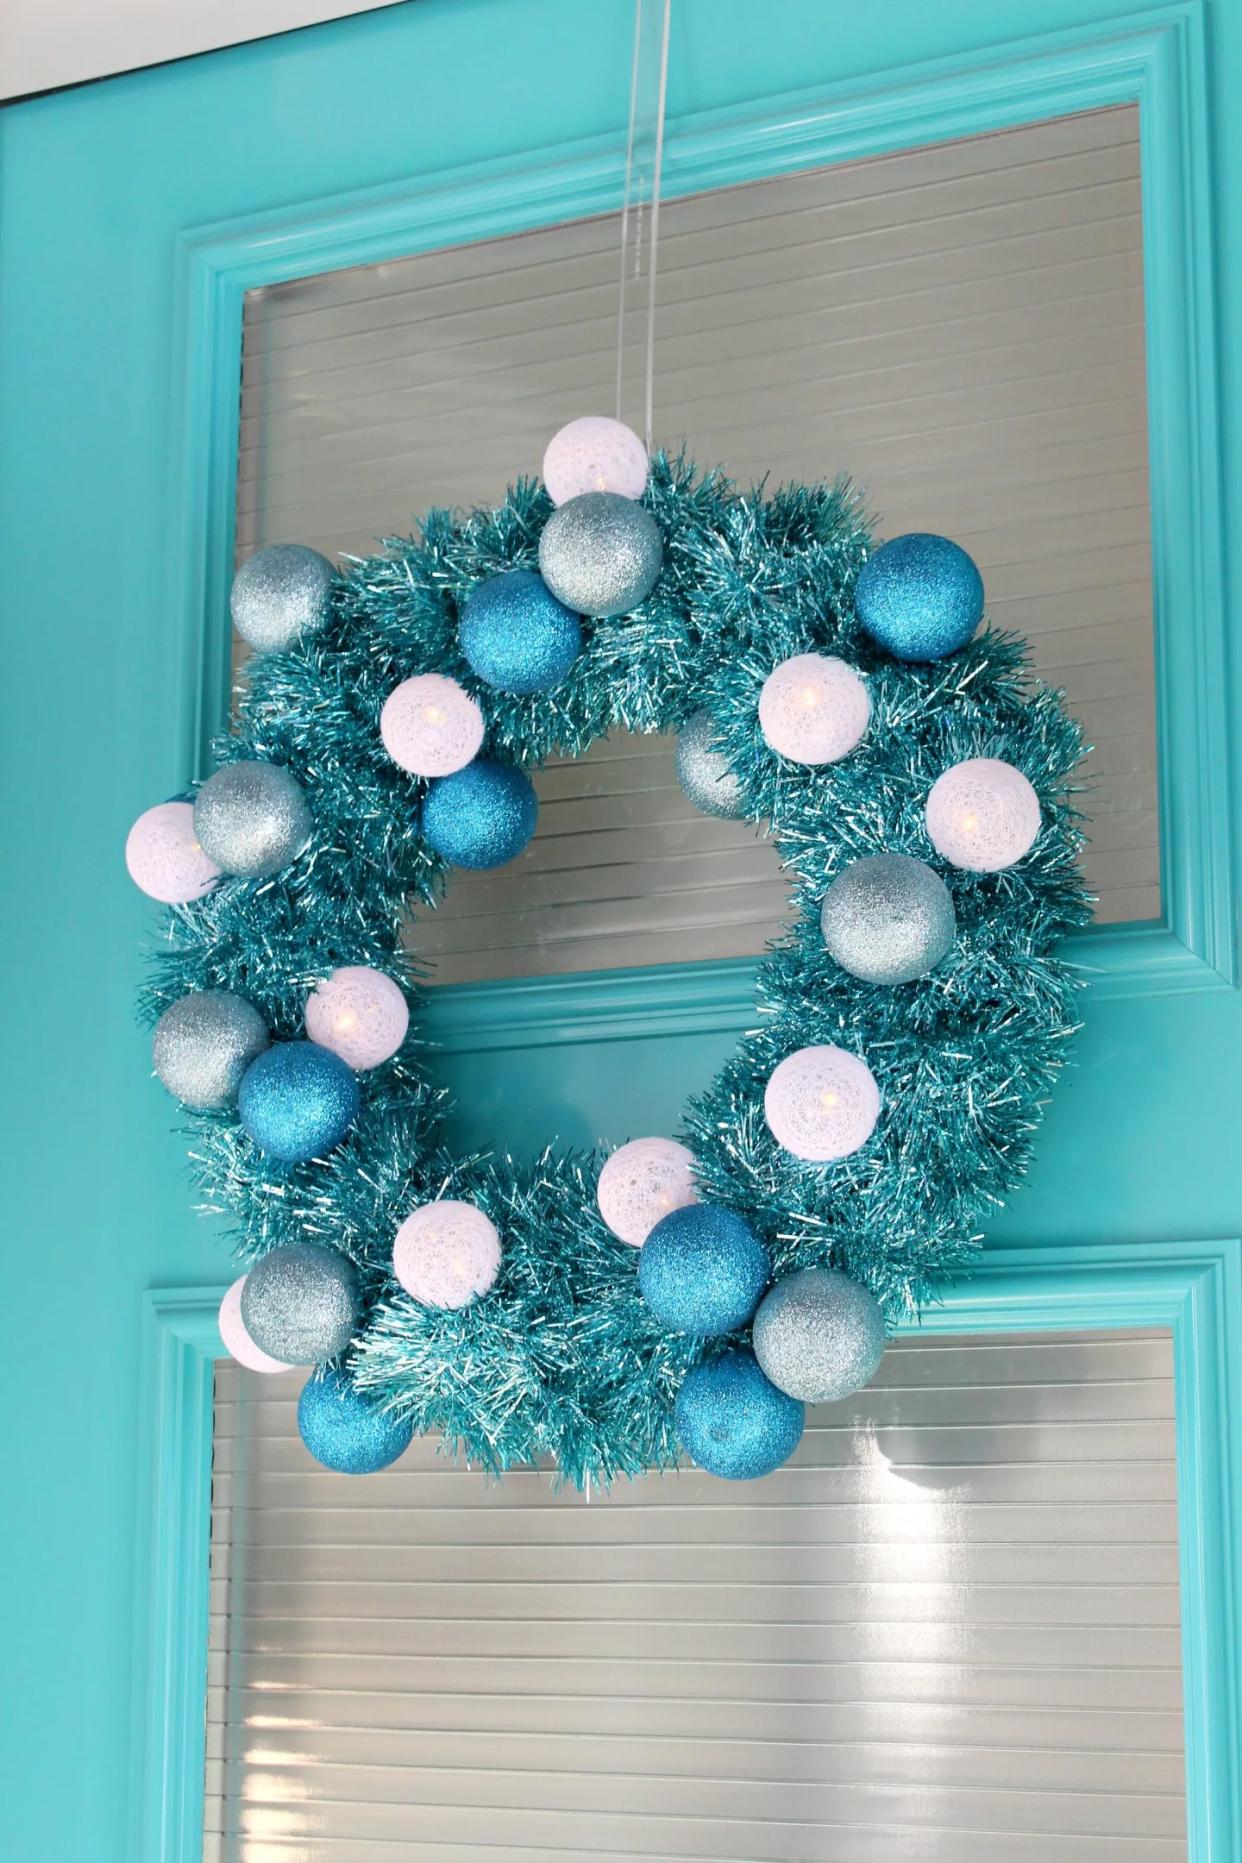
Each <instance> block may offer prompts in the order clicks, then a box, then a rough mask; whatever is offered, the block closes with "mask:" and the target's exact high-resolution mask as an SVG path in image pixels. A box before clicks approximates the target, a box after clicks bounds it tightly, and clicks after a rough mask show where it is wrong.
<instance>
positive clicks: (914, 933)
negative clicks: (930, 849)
mask: <svg viewBox="0 0 1242 1863" xmlns="http://www.w3.org/2000/svg"><path fill="white" fill-rule="evenodd" d="M820 924H821V926H822V928H823V933H824V943H825V944H826V945H827V947H828V951H829V954H830V955H831V956H832V957H833V958H835V960H836V962H837V963H838V964H840V966H841V968H842V970H848V971H849V973H850V975H851V977H858V978H860V979H861V980H862V982H864V983H912V982H913V981H914V979H915V978H916V977H925V976H926V975H927V973H928V971H929V970H934V969H935V968H936V965H937V964H938V963H940V961H941V959H942V958H944V957H946V956H947V955H948V953H949V952H950V951H951V950H952V948H953V944H954V940H955V939H956V937H957V914H956V913H955V911H954V910H953V896H952V894H951V893H950V891H949V889H948V887H947V886H946V885H945V883H944V881H943V880H942V879H941V878H940V875H939V874H938V873H933V872H932V870H931V868H930V867H929V866H928V865H927V864H926V862H925V861H922V860H913V859H911V857H910V856H909V855H907V854H871V855H869V856H868V857H867V858H865V859H863V860H856V861H854V862H853V864H852V865H851V866H849V867H847V868H846V869H845V872H844V873H841V874H838V876H837V878H836V879H835V880H834V881H833V882H832V885H831V886H830V887H829V888H828V891H827V893H826V895H825V897H824V905H823V910H822V912H821V915H820Z"/></svg>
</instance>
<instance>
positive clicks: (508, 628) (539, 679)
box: [457, 569, 582, 698]
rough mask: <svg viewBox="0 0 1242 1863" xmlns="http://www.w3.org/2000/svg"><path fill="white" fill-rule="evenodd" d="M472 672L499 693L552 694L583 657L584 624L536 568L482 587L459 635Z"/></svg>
mask: <svg viewBox="0 0 1242 1863" xmlns="http://www.w3.org/2000/svg"><path fill="white" fill-rule="evenodd" d="M457 637H458V640H459V641H460V643H461V650H462V652H463V653H464V654H465V656H466V659H467V660H468V661H469V663H470V666H471V669H472V670H473V671H474V672H476V673H477V674H478V676H479V678H480V679H482V680H485V681H486V682H487V684H488V685H489V686H494V687H495V689H496V691H497V692H513V693H516V694H517V695H518V697H520V698H526V697H528V696H529V695H530V694H531V693H532V692H551V690H552V688H553V686H559V685H560V683H561V681H562V679H564V677H565V675H566V673H567V672H568V671H569V669H570V667H571V666H572V665H573V663H574V661H575V660H576V659H577V658H578V655H579V654H580V653H581V652H582V625H581V623H580V622H579V620H578V617H577V615H576V614H575V613H574V611H573V609H572V608H566V606H565V604H564V603H563V602H558V601H557V599H556V597H555V595H553V593H552V591H551V589H550V588H549V587H548V585H547V583H546V582H545V581H544V579H543V577H542V576H537V575H536V574H535V572H534V570H533V569H511V570H510V571H509V572H508V574H507V575H503V576H492V577H490V578H489V579H488V581H486V582H481V583H480V584H479V586H478V588H477V589H476V590H475V591H474V594H473V595H472V596H471V597H470V599H469V601H468V602H467V603H466V605H465V607H464V608H463V610H462V615H461V623H460V625H459V627H458V631H457Z"/></svg>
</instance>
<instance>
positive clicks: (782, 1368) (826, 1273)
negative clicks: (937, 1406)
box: [751, 1268, 884, 1404]
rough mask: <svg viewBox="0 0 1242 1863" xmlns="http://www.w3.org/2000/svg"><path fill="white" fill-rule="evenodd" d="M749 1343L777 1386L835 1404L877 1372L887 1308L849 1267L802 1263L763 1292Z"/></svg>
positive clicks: (812, 1400)
mask: <svg viewBox="0 0 1242 1863" xmlns="http://www.w3.org/2000/svg"><path fill="white" fill-rule="evenodd" d="M751 1343H752V1345H753V1346H754V1352H755V1357H756V1358H757V1359H758V1361H759V1364H760V1366H761V1368H762V1370H763V1372H764V1375H765V1376H766V1377H767V1378H769V1379H770V1380H771V1382H772V1383H773V1384H774V1385H775V1386H776V1388H777V1390H778V1391H784V1392H785V1393H786V1395H787V1396H789V1397H798V1398H801V1400H802V1402H803V1403H804V1404H835V1403H837V1402H838V1401H839V1399H841V1398H842V1397H848V1396H849V1395H850V1393H851V1392H852V1391H860V1390H861V1389H862V1387H863V1385H864V1384H869V1383H870V1382H871V1379H872V1378H873V1377H874V1376H875V1374H876V1371H877V1369H878V1367H879V1363H880V1360H881V1359H882V1358H883V1356H884V1315H883V1314H882V1313H881V1312H880V1308H879V1306H878V1304H877V1302H876V1301H875V1300H874V1299H873V1298H872V1296H871V1295H870V1294H869V1293H868V1292H867V1289H866V1288H865V1287H864V1286H863V1285H862V1284H861V1282H859V1281H855V1280H853V1279H852V1278H851V1276H850V1275H848V1274H842V1273H841V1272H840V1270H839V1269H836V1268H802V1269H800V1270H799V1271H798V1272H797V1273H796V1274H790V1275H786V1277H785V1279H784V1280H783V1281H778V1282H777V1284H776V1286H775V1287H774V1288H773V1289H772V1291H771V1293H770V1294H768V1295H767V1297H766V1298H765V1299H764V1301H763V1302H762V1304H761V1305H760V1308H759V1311H758V1313H756V1315H755V1323H754V1331H753V1335H752V1340H751Z"/></svg>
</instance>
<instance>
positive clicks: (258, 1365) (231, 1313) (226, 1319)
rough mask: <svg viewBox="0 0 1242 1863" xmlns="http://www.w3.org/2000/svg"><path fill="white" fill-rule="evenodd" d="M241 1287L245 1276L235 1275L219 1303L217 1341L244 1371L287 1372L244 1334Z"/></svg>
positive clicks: (283, 1366) (284, 1367)
mask: <svg viewBox="0 0 1242 1863" xmlns="http://www.w3.org/2000/svg"><path fill="white" fill-rule="evenodd" d="M245 1285H246V1277H245V1275H244V1274H241V1275H238V1277H237V1279H236V1280H235V1281H234V1283H233V1285H232V1287H230V1289H229V1291H228V1293H227V1294H226V1295H225V1296H224V1299H223V1300H222V1301H221V1302H220V1318H219V1322H218V1323H219V1327H220V1337H221V1339H223V1341H224V1349H225V1351H226V1352H227V1353H228V1355H229V1357H230V1358H233V1359H236V1361H237V1363H238V1364H239V1365H244V1366H245V1367H246V1370H247V1371H264V1372H273V1371H288V1370H290V1369H291V1368H290V1367H289V1366H288V1365H287V1364H286V1363H285V1361H284V1359H281V1358H273V1357H272V1355H271V1353H270V1352H265V1351H264V1350H263V1349H262V1347H261V1346H257V1345H256V1344H255V1342H254V1340H253V1339H252V1338H251V1337H250V1334H249V1333H248V1332H247V1331H246V1324H245V1321H244V1320H243V1319H242V1316H241V1297H242V1288H243V1287H244V1286H245Z"/></svg>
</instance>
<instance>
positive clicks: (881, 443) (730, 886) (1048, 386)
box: [237, 109, 1160, 982]
mask: <svg viewBox="0 0 1242 1863" xmlns="http://www.w3.org/2000/svg"><path fill="white" fill-rule="evenodd" d="M1138 163H1139V148H1138V138H1137V117H1136V113H1135V112H1134V111H1133V110H1128V109H1123V110H1115V111H1103V112H1094V113H1090V114H1087V115H1084V116H1079V117H1073V118H1065V119H1062V120H1060V121H1057V122H1053V123H1047V124H1038V125H1035V126H1032V127H1030V128H1026V129H1019V130H1014V131H1010V132H1007V133H1005V134H1003V135H998V136H991V137H979V138H973V139H970V140H967V141H964V142H960V143H954V144H949V145H946V146H944V147H941V148H937V149H930V150H912V151H906V152H899V153H897V154H894V155H892V156H886V157H883V158H877V159H873V160H869V161H865V162H858V163H852V164H847V165H844V166H841V167H837V168H834V169H829V170H823V171H814V172H806V173H801V174H797V175H791V176H785V177H782V178H780V179H779V180H777V181H773V182H765V183H759V184H756V185H752V186H749V187H740V188H732V189H725V190H722V191H720V192H717V193H712V194H706V195H700V196H694V197H692V198H690V199H686V200H678V201H670V202H669V203H667V205H666V211H665V213H664V216H663V219H662V228H661V234H662V246H661V270H660V305H659V323H658V344H657V354H656V375H657V379H656V405H657V409H658V411H659V429H660V433H661V435H662V437H664V438H665V439H666V440H668V441H669V442H671V443H673V444H677V443H679V442H681V441H685V442H686V443H687V444H688V445H689V446H690V447H691V449H692V450H693V451H694V452H695V454H696V456H698V457H700V458H703V459H706V460H722V461H724V462H725V463H726V465H727V466H728V467H729V468H730V469H731V470H733V471H734V472H736V473H737V474H738V475H739V477H740V478H742V479H743V480H750V479H752V478H757V477H760V476H762V475H763V474H765V473H770V474H771V475H772V476H773V478H775V479H777V480H779V479H780V478H782V477H788V476H793V477H831V476H833V475H835V474H836V472H838V471H839V470H840V469H842V468H846V469H848V470H849V471H850V472H851V473H852V475H853V476H854V477H855V478H856V479H857V480H858V481H859V482H861V483H863V484H864V485H865V486H866V487H867V489H868V494H869V500H870V505H871V508H872V509H873V510H874V511H875V513H876V515H877V518H878V521H879V523H880V525H881V527H882V529H883V530H884V531H885V532H888V533H893V532H897V531H901V530H905V529H915V528H917V529H931V530H940V531H943V532H945V533H946V534H949V535H952V536H955V537H957V538H958V539H959V540H960V541H961V542H962V543H963V544H964V545H965V546H966V547H967V548H969V549H971V550H972V551H973V553H974V554H975V555H976V556H977V557H978V559H979V561H980V563H981V566H982V568H983V571H984V575H985V579H986V582H987V587H988V595H989V608H990V611H991V613H992V616H993V619H994V621H995V622H996V623H997V624H998V625H1001V626H1007V627H1014V628H1019V629H1021V630H1022V631H1023V632H1025V633H1026V634H1027V635H1028V637H1029V638H1030V639H1031V640H1032V643H1033V649H1034V657H1035V662H1036V665H1037V667H1038V669H1039V671H1040V672H1041V674H1043V675H1044V676H1045V677H1047V678H1049V679H1051V680H1052V681H1053V682H1054V683H1059V684H1062V685H1064V686H1065V688H1066V689H1067V691H1068V694H1069V698H1070V703H1071V705H1072V706H1073V707H1074V709H1075V710H1077V711H1078V713H1079V714H1080V716H1081V717H1082V719H1083V722H1084V726H1085V729H1086V734H1087V737H1088V740H1089V741H1090V742H1091V743H1092V744H1093V745H1094V746H1095V749H1094V751H1093V753H1092V756H1091V758H1090V760H1089V763H1088V766H1087V768H1086V770H1085V772H1084V778H1085V782H1086V785H1087V786H1086V788H1085V789H1084V792H1083V798H1084V806H1085V808H1086V811H1087V813H1088V815H1089V816H1090V817H1091V818H1092V821H1093V823H1094V828H1093V832H1092V834H1091V838H1090V841H1089V844H1088V847H1087V850H1086V855H1085V861H1084V865H1085V868H1086V873H1087V877H1088V881H1089V883H1090V885H1091V887H1092V889H1093V890H1094V891H1095V892H1096V893H1097V895H1098V898H1099V904H1098V907H1097V917H1098V918H1099V919H1100V920H1101V921H1104V922H1116V921H1119V920H1123V919H1125V918H1129V917H1137V918H1154V917H1157V916H1158V915H1159V911H1160V885H1159V869H1160V847H1159V839H1160V822H1159V812H1158V804H1157V793H1156V780H1155V767H1156V766H1155V702H1154V669H1153V655H1152V618H1151V577H1150V556H1151V540H1150V534H1149V515H1148V497H1147V473H1146V457H1145V455H1146V432H1145V429H1146V396H1145V381H1144V354H1145V334H1144V327H1143V298H1142V225H1141V219H1142V215H1141V201H1140V193H1141V189H1140V177H1139V166H1138ZM616 237H617V234H616V224H615V221H613V220H611V219H607V218H605V219H596V220H590V221H580V222H574V223H571V224H569V225H565V226H559V227H550V228H547V229H544V230H542V231H539V232H535V233H531V234H525V235H522V236H520V237H517V238H511V239H500V240H492V241H488V242H484V243H482V244H480V245H476V246H468V247H455V248H451V249H446V250H444V251H439V252H430V253H422V254H418V255H416V256H414V257H412V258H409V259H406V260H397V261H394V262H392V263H389V264H385V265H381V266H373V267H362V268H357V269H355V270H351V271H347V272H341V273H333V274H326V275H324V276H323V277H320V278H312V279H302V280H296V281H293V282H291V283H289V284H285V285H279V286H274V287H271V288H270V289H268V290H265V291H260V292H255V293H251V294H250V296H249V298H248V300H247V306H246V316H245V335H244V358H243V381H242V406H241V451H240V457H239V482H238V533H237V534H238V549H239V553H240V554H242V555H245V554H247V553H249V551H250V550H252V549H253V548H255V547H257V546H258V545H260V544H262V543H264V542H268V541H274V540H277V539H279V538H281V537H285V538H299V539H301V540H303V541H306V542H310V543H313V544H315V545H317V546H318V547H320V548H324V549H326V550H328V551H329V552H330V553H332V552H337V551H347V552H353V553H366V552H367V551H369V550H370V549H371V548H372V547H373V543H374V539H375V538H376V537H377V536H380V535H382V534H393V535H400V534H403V533H406V532H408V530H409V528H410V525H411V524H412V522H413V521H414V518H415V516H416V514H417V513H419V512H420V511H421V510H423V509H424V508H426V507H427V506H429V505H433V504H457V503H461V504H470V503H475V502H480V501H488V500H492V499H494V498H496V497H498V496H499V494H500V493H501V491H502V490H503V487H504V484H505V483H506V481H508V480H509V479H511V478H513V477H515V476H517V475H518V474H519V473H523V472H531V471H533V470H536V469H537V467H538V463H539V460H540V458H541V455H542V449H543V445H544V442H545V440H546V438H547V436H548V435H549V434H550V433H551V432H552V431H553V430H554V429H555V428H556V427H557V426H558V425H560V424H561V423H562V422H563V421H564V420H567V419H569V418H571V417H572V416H573V415H574V414H577V413H580V412H582V411H583V410H584V409H586V408H589V407H593V406H607V405H611V384H612V378H613V370H614V361H615V353H614V321H615V303H614V294H615V253H616ZM640 362H641V358H640V356H639V354H638V349H637V346H636V345H633V346H631V347H630V349H629V350H628V351H627V372H628V374H629V376H630V377H631V379H635V380H636V379H638V375H639V373H640ZM642 754H643V756H645V755H646V754H647V753H645V752H644V753H642ZM650 754H651V756H652V758H653V759H656V760H660V761H658V762H657V761H652V762H651V763H650V765H649V766H648V767H644V771H643V780H644V783H645V785H646V787H647V788H648V789H650V790H651V792H652V793H651V795H650V796H649V797H648V798H646V799H643V798H636V797H635V796H634V795H633V794H632V793H631V791H632V789H633V787H634V786H633V784H632V783H631V781H630V780H629V778H630V776H632V775H633V774H635V772H633V771H629V770H627V769H626V768H623V767H622V766H623V763H624V762H625V760H624V759H623V757H622V755H621V754H620V747H619V746H618V745H617V744H615V743H614V744H613V745H612V746H610V747H609V758H608V760H607V762H606V763H604V764H602V765H601V766H600V768H599V770H598V771H597V772H596V778H597V780H595V781H593V782H592V783H591V784H590V785H589V786H588V787H586V788H581V789H576V788H574V786H573V784H574V779H573V777H572V776H567V775H566V773H565V771H564V770H563V768H556V767H553V768H552V769H550V770H549V771H547V772H545V773H544V775H543V776H542V778H541V785H540V786H541V789H542V794H543V800H544V807H543V812H542V818H541V831H540V834H539V835H538V836H537V837H536V840H535V842H534V843H533V845H532V847H531V848H530V849H529V850H528V851H527V853H526V855H524V856H523V857H522V858H521V859H520V860H519V861H517V862H515V863H513V864H512V865H511V866H510V867H509V868H506V869H504V870H502V871H501V872H499V873H497V874H495V875H490V876H486V877H484V878H476V879H469V880H467V879H463V878H462V877H461V876H455V877H454V883H453V885H452V887H451V888H450V890H449V893H448V897H447V900H446V902H445V905H444V908H443V909H442V911H441V912H440V913H439V914H437V915H435V916H430V917H426V918H423V919H422V920H420V922H419V923H418V924H416V925H413V926H412V927H411V928H410V931H409V935H408V942H409V945H410V948H411V949H412V950H413V951H414V952H415V953H416V954H418V955H420V956H422V957H424V958H426V959H427V960H429V961H430V962H431V963H432V972H431V975H432V980H433V981H447V982H451V981H459V982H465V981H473V980H478V979H486V978H490V977H507V976H522V975H554V974H557V973H560V972H565V971H575V970H584V969H601V968H612V967H615V966H634V965H642V964H649V963H662V962H670V961H677V960H679V959H689V960H698V959H705V958H711V957H734V956H750V955H753V954H755V953H757V952H758V951H759V950H761V949H762V947H763V945H764V943H765V942H766V940H767V939H768V938H769V937H770V936H771V935H772V934H773V933H774V932H775V931H776V929H777V928H778V926H779V924H780V921H781V919H782V917H783V916H784V913H785V896H786V883H785V880H784V877H783V875H782V873H781V871H780V868H779V864H778V862H777V859H776V855H775V851H774V849H773V848H772V846H771V844H770V843H768V842H766V841H765V840H763V839H756V837H755V835H754V833H753V831H752V830H751V829H750V828H749V827H747V826H746V825H744V824H742V825H739V824H736V823H718V822H708V821H706V820H705V818H704V817H702V816H700V815H698V814H697V812H696V811H695V810H694V809H693V808H692V807H691V805H690V804H689V803H687V802H685V801H684V799H683V798H682V797H681V796H680V792H679V791H678V790H677V789H676V788H675V785H674V783H673V777H672V769H671V754H670V749H669V746H668V745H667V744H666V743H663V742H661V743H660V744H658V745H656V746H654V747H653V748H652V751H651V753H650ZM657 775H658V780H657ZM656 790H659V792H660V793H659V795H658V797H657V796H656V794H655V791H656ZM562 805H569V810H570V812H566V810H565V809H564V808H563V807H562Z"/></svg>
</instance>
